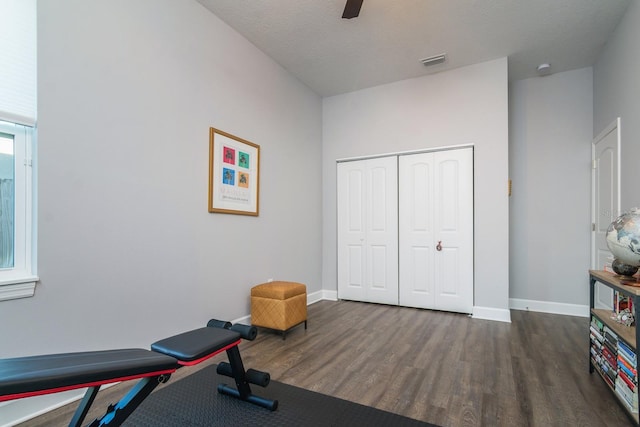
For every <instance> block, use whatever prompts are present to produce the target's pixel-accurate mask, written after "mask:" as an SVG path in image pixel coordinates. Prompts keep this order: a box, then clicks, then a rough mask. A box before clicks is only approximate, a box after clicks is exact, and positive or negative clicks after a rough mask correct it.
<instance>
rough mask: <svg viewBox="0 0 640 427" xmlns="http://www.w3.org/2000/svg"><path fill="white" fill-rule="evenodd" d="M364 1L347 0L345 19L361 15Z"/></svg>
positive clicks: (343, 15)
mask: <svg viewBox="0 0 640 427" xmlns="http://www.w3.org/2000/svg"><path fill="white" fill-rule="evenodd" d="M362 1H363V0H347V4H346V5H345V6H344V12H343V13H342V17H343V18H345V19H351V18H357V17H358V15H360V8H361V7H362Z"/></svg>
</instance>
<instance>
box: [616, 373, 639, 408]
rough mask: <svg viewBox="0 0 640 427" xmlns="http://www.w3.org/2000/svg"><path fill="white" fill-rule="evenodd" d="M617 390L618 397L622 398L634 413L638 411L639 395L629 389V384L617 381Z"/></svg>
mask: <svg viewBox="0 0 640 427" xmlns="http://www.w3.org/2000/svg"><path fill="white" fill-rule="evenodd" d="M615 390H616V393H617V394H618V396H620V397H622V401H623V402H624V403H626V404H627V407H628V408H629V409H631V410H632V411H634V412H637V411H638V393H634V392H633V391H631V390H630V389H629V387H628V386H627V384H626V383H625V382H624V381H623V380H622V379H620V378H618V379H616V382H615Z"/></svg>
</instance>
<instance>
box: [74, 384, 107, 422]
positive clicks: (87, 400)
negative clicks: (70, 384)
mask: <svg viewBox="0 0 640 427" xmlns="http://www.w3.org/2000/svg"><path fill="white" fill-rule="evenodd" d="M98 391H100V386H95V387H89V388H88V389H87V392H86V393H85V394H84V397H83V398H82V401H81V402H80V404H79V405H78V409H76V412H75V414H73V418H72V419H71V422H69V427H80V426H81V425H82V423H83V422H84V419H85V417H86V416H87V413H88V412H89V409H90V408H91V405H92V404H93V401H94V399H95V398H96V396H97V395H98Z"/></svg>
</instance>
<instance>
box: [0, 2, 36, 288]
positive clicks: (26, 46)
mask: <svg viewBox="0 0 640 427" xmlns="http://www.w3.org/2000/svg"><path fill="white" fill-rule="evenodd" d="M36 31H37V29H36V0H2V25H0V301H3V300H8V299H15V298H23V297H28V296H32V295H33V294H34V291H35V284H36V281H37V280H38V278H37V277H36V274H35V271H36V268H35V258H36V256H35V254H36V252H35V244H34V242H35V223H36V222H35V220H34V218H33V212H34V194H35V192H34V191H33V184H34V180H33V173H34V172H33V161H32V158H33V156H32V153H33V152H35V150H34V147H35V130H34V129H35V125H36Z"/></svg>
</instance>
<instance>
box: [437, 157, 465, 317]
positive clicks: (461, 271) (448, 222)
mask: <svg viewBox="0 0 640 427" xmlns="http://www.w3.org/2000/svg"><path fill="white" fill-rule="evenodd" d="M433 155H434V170H435V174H434V199H435V207H434V212H435V215H434V224H435V227H434V228H435V230H434V232H435V236H434V237H435V239H434V240H435V241H436V244H439V245H440V250H436V252H435V260H434V268H435V275H436V278H437V279H436V281H435V284H436V287H435V300H436V305H437V307H438V309H439V310H447V311H456V312H462V313H472V312H473V150H472V149H471V148H468V149H461V150H449V151H439V152H435V153H433Z"/></svg>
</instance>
